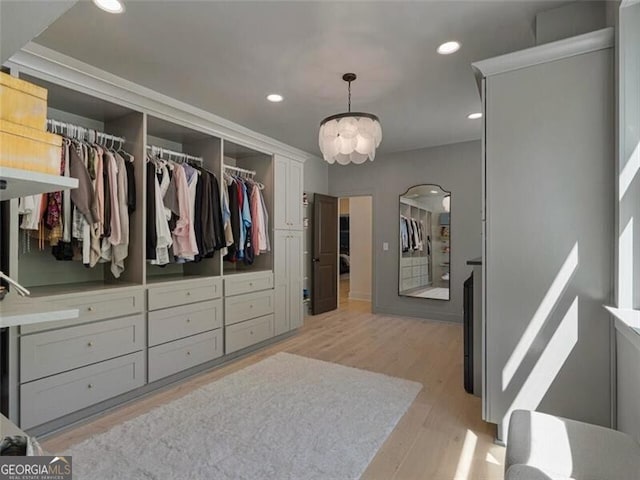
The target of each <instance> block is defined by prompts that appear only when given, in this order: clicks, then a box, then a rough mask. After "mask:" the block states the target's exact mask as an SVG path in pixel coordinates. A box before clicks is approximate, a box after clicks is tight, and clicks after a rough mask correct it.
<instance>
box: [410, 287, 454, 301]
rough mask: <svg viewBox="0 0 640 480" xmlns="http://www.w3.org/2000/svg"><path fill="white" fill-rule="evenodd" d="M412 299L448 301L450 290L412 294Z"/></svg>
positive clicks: (432, 290) (430, 290) (431, 290)
mask: <svg viewBox="0 0 640 480" xmlns="http://www.w3.org/2000/svg"><path fill="white" fill-rule="evenodd" d="M411 296H412V297H420V298H433V299H435V300H448V299H449V289H448V288H431V289H429V290H425V291H424V292H420V293H412V294H411Z"/></svg>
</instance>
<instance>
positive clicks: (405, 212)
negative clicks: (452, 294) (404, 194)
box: [400, 199, 433, 292]
mask: <svg viewBox="0 0 640 480" xmlns="http://www.w3.org/2000/svg"><path fill="white" fill-rule="evenodd" d="M400 215H401V216H402V217H405V218H408V219H413V220H416V221H418V223H419V224H420V225H421V226H422V232H423V242H422V249H417V250H409V251H406V252H404V251H403V252H401V258H400V291H401V292H407V291H413V290H418V289H421V288H425V287H428V286H431V285H432V283H433V281H432V279H433V275H432V271H433V261H432V256H431V255H429V253H430V252H429V248H428V246H427V237H428V236H429V235H430V232H431V221H432V219H431V216H432V215H431V212H430V211H428V210H427V209H426V208H424V207H421V206H418V205H417V204H416V203H414V202H412V201H411V200H406V199H401V200H400Z"/></svg>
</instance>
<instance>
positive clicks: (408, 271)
mask: <svg viewBox="0 0 640 480" xmlns="http://www.w3.org/2000/svg"><path fill="white" fill-rule="evenodd" d="M412 268H413V267H402V279H403V280H406V279H408V278H411V277H412V276H413V274H412Z"/></svg>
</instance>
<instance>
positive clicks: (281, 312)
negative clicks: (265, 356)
mask: <svg viewBox="0 0 640 480" xmlns="http://www.w3.org/2000/svg"><path fill="white" fill-rule="evenodd" d="M288 293H289V287H288V286H287V285H277V286H276V302H275V312H274V313H275V320H274V322H275V335H276V336H277V335H282V334H283V333H286V332H288V331H289V330H291V323H290V321H289V302H288V299H287V297H288Z"/></svg>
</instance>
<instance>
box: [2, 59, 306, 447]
mask: <svg viewBox="0 0 640 480" xmlns="http://www.w3.org/2000/svg"><path fill="white" fill-rule="evenodd" d="M43 65H45V66H43ZM15 72H18V76H19V77H20V78H22V79H24V80H27V81H29V82H32V83H34V84H36V85H39V86H41V87H44V88H46V89H47V90H48V107H49V110H48V118H49V119H53V120H58V121H60V122H66V123H69V124H72V125H77V126H79V127H83V128H86V129H91V130H95V131H97V132H101V133H105V134H110V135H113V136H117V137H120V138H122V139H124V141H123V150H124V151H126V152H127V153H129V154H131V155H132V156H133V157H134V159H135V160H134V174H135V187H136V208H135V211H134V212H133V213H132V214H131V215H130V217H129V218H130V237H129V249H128V257H127V259H126V260H125V270H124V272H123V273H122V274H121V276H120V277H119V278H114V276H113V274H112V273H111V269H110V263H104V264H100V263H99V264H97V265H96V266H95V267H94V268H87V267H85V266H84V265H83V263H82V262H81V261H59V260H56V259H55V258H54V257H53V255H52V253H51V247H50V245H48V244H45V246H44V248H41V244H40V245H39V242H38V239H37V238H32V239H31V240H28V239H25V238H24V234H23V233H22V232H21V230H20V228H19V225H20V215H19V210H18V201H17V199H13V200H10V201H6V202H4V201H3V202H2V205H1V207H2V210H1V211H2V213H3V217H4V219H3V225H2V226H3V244H2V259H3V260H2V266H3V270H4V271H6V272H7V273H9V274H10V275H11V277H12V278H15V279H16V280H18V281H19V282H20V283H22V284H23V285H25V286H26V287H27V288H29V289H30V290H31V292H32V297H34V298H23V297H18V296H17V295H16V294H15V293H14V292H11V291H10V292H9V295H8V296H7V298H5V300H4V301H3V303H2V307H3V312H4V313H6V312H7V311H9V310H10V311H11V314H12V315H13V314H14V313H15V314H16V315H20V314H25V313H30V312H31V313H33V312H36V311H37V312H38V313H42V316H43V317H48V318H45V319H44V320H42V321H38V322H31V323H29V324H18V325H19V326H11V327H10V328H9V329H8V334H7V333H6V331H5V335H4V337H5V338H6V339H7V352H8V353H7V355H6V356H7V358H8V361H9V362H10V368H8V373H7V374H6V375H7V376H6V377H5V378H3V382H4V381H5V380H6V384H5V385H6V391H7V395H6V398H7V403H8V407H3V408H4V409H5V410H7V412H8V416H9V418H11V419H12V420H13V421H14V422H16V423H18V424H20V425H21V426H22V427H23V428H25V429H29V431H30V433H32V434H35V435H39V434H42V433H46V432H50V431H52V430H54V429H58V428H61V427H63V426H65V425H68V424H70V423H73V422H76V421H78V420H80V419H83V418H86V417H87V416H89V415H93V414H95V413H96V412H100V411H101V410H104V409H107V408H111V407H112V406H114V405H117V404H119V403H122V402H123V401H126V400H128V399H131V398H134V397H136V396H138V395H141V394H144V393H147V392H149V391H150V390H153V389H155V388H159V387H160V386H163V385H166V384H168V383H171V382H173V381H176V380H179V379H182V378H185V377H186V376H188V375H191V374H193V373H195V372H197V371H202V370H204V369H207V368H212V367H213V366H215V365H218V364H219V363H222V362H224V361H227V360H229V359H230V358H233V356H236V355H239V354H242V353H243V352H246V351H248V350H249V349H255V348H258V347H259V346H261V345H265V344H267V343H268V342H270V341H272V340H271V339H272V338H274V337H278V336H279V335H283V334H286V333H287V332H289V331H291V330H294V329H296V328H298V327H299V326H300V325H302V321H303V303H302V289H303V267H302V259H303V250H304V249H303V241H302V229H303V227H302V224H303V222H302V191H303V178H304V177H303V163H304V160H305V158H306V156H305V155H304V153H303V152H300V151H296V150H295V149H292V148H291V147H288V146H286V145H283V144H280V143H279V142H276V141H274V140H271V139H268V138H266V137H263V136H261V135H259V134H256V133H253V132H249V131H247V130H246V129H244V128H243V127H240V126H237V125H233V124H230V123H229V122H226V121H224V120H222V119H219V118H217V117H213V116H212V115H210V114H208V113H207V112H203V111H201V110H199V111H195V113H194V109H193V107H191V106H189V105H185V104H179V103H178V102H175V101H174V102H172V104H171V105H169V104H167V103H165V102H166V99H165V98H164V97H161V96H157V95H149V93H148V91H146V90H144V91H143V90H138V89H137V88H136V87H135V86H134V88H133V89H132V87H131V84H129V83H124V82H123V83H122V84H119V83H118V81H114V80H113V78H112V79H111V80H110V81H109V82H106V81H103V80H101V79H100V76H96V74H95V71H93V70H91V72H90V73H88V72H84V71H82V69H80V70H79V69H78V68H77V66H76V67H68V66H66V65H64V64H61V63H60V62H58V61H56V62H54V61H52V62H51V63H48V60H46V59H43V58H42V57H38V61H37V62H36V63H34V64H33V65H31V67H25V68H16V70H15V71H14V73H15ZM70 77H73V79H72V80H70ZM114 82H115V83H114ZM89 85H91V87H89ZM196 110H197V109H196ZM167 112H168V113H167ZM152 146H155V147H158V148H159V149H163V150H164V153H166V151H167V150H170V151H172V152H174V153H172V154H169V155H167V157H168V158H169V159H173V160H177V161H181V160H183V158H182V157H183V156H184V155H189V156H190V157H194V158H189V161H192V162H194V166H200V167H201V168H203V169H205V170H207V171H208V172H210V173H212V174H214V175H215V177H216V178H217V180H218V185H219V188H220V191H221V193H222V190H223V189H225V188H226V182H225V171H227V173H230V174H236V175H237V174H240V175H249V176H251V177H252V178H253V180H254V181H256V182H259V183H260V184H261V185H263V186H264V188H263V189H262V190H261V192H262V196H263V198H264V205H265V209H266V211H267V215H268V231H267V234H268V237H269V244H270V249H269V250H268V251H264V252H261V253H260V255H258V256H255V258H254V261H253V263H251V264H246V263H245V262H243V261H242V260H238V261H236V262H231V261H226V260H224V259H223V255H222V252H221V251H220V250H217V251H216V252H215V253H214V254H213V256H212V257H211V258H203V259H201V260H200V261H197V262H186V263H169V264H167V265H165V266H158V265H153V264H151V262H149V261H147V258H146V257H147V252H146V248H147V244H146V240H147V238H146V237H147V222H149V221H150V219H149V218H148V216H149V215H148V213H147V212H148V210H147V207H148V205H147V180H148V179H147V173H148V171H147V152H148V151H149V152H150V153H151V155H152V156H153V155H154V152H157V150H155V151H154V150H153V149H152V148H151V147H152ZM161 156H162V154H161ZM165 158H166V157H165ZM195 158H197V159H198V160H195ZM200 160H201V161H200ZM196 163H197V164H198V165H196ZM225 167H233V168H235V169H241V170H242V171H243V172H238V171H237V170H233V168H225ZM34 179H35V177H34ZM36 180H37V179H36ZM62 183H64V182H62ZM38 188H41V187H38ZM32 191H33V192H34V193H37V191H38V190H37V189H35V190H34V189H32ZM40 191H47V190H40ZM48 191H51V190H48ZM5 231H6V232H7V235H6V236H4V232H5ZM27 242H28V243H27ZM56 311H65V312H66V311H73V312H74V315H73V316H67V317H64V319H63V318H61V317H58V316H56V315H54V314H53V313H54V312H56ZM47 312H50V313H51V315H49V316H47V315H46V314H47ZM12 318H13V317H12ZM12 325H15V324H12ZM51 345H53V346H51ZM88 385H89V386H88ZM94 387H95V388H94ZM4 398H5V395H3V399H4Z"/></svg>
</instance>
